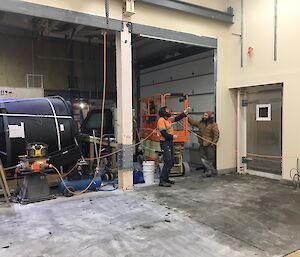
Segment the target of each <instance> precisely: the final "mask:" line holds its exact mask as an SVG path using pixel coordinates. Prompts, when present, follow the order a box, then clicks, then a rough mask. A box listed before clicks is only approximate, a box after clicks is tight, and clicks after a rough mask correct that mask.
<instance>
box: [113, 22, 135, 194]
mask: <svg viewBox="0 0 300 257" xmlns="http://www.w3.org/2000/svg"><path fill="white" fill-rule="evenodd" d="M131 50H132V49H131V33H130V32H129V28H128V26H127V23H124V26H123V30H122V31H121V32H116V55H117V56H116V61H117V140H118V146H119V149H124V151H121V152H119V154H118V169H119V171H118V180H119V188H122V189H123V190H131V189H132V188H133V176H132V170H133V154H132V153H133V148H132V147H130V146H131V145H132V56H131V55H132V51H131Z"/></svg>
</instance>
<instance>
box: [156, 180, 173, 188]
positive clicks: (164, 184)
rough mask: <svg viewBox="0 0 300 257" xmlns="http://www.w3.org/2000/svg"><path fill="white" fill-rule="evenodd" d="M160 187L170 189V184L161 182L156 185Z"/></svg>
mask: <svg viewBox="0 0 300 257" xmlns="http://www.w3.org/2000/svg"><path fill="white" fill-rule="evenodd" d="M158 185H159V186H160V187H171V184H169V183H168V182H165V181H161V182H159V184H158Z"/></svg>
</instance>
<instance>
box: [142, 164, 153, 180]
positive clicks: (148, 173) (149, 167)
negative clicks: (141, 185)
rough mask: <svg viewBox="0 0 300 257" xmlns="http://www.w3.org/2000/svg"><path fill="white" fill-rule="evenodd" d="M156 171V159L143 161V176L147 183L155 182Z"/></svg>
mask: <svg viewBox="0 0 300 257" xmlns="http://www.w3.org/2000/svg"><path fill="white" fill-rule="evenodd" d="M154 171H155V161H144V162H143V176H144V180H145V184H153V183H154Z"/></svg>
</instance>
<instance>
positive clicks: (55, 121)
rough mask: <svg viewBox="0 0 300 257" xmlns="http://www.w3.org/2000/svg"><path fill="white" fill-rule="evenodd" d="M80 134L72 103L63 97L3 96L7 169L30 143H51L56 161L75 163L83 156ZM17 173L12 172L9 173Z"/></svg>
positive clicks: (2, 147)
mask: <svg viewBox="0 0 300 257" xmlns="http://www.w3.org/2000/svg"><path fill="white" fill-rule="evenodd" d="M76 136H77V129H76V125H75V123H74V121H73V118H72V112H71V109H70V105H69V104H68V103H67V102H66V101H65V100H64V99H63V98H61V97H48V98H32V99H27V98H26V99H25V98H24V99H0V158H1V160H2V162H3V165H4V168H6V167H11V166H15V165H17V164H18V161H19V156H20V155H25V154H26V145H27V143H33V142H43V143H45V144H47V145H48V152H49V156H50V157H53V158H52V162H53V164H56V165H68V164H70V163H74V161H75V159H77V158H78V157H80V151H79V147H78V145H77V142H76V139H75V137H76ZM74 151H75V152H74ZM50 160H51V158H50ZM50 163H51V161H50ZM13 173H14V170H11V172H10V171H8V172H7V176H8V177H10V176H12V175H13Z"/></svg>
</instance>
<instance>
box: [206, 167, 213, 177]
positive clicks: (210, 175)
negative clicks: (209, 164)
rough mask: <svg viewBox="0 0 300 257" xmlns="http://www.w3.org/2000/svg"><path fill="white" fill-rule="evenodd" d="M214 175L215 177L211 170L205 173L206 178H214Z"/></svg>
mask: <svg viewBox="0 0 300 257" xmlns="http://www.w3.org/2000/svg"><path fill="white" fill-rule="evenodd" d="M212 175H213V173H212V170H211V169H209V170H207V171H206V172H205V176H206V177H212Z"/></svg>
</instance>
